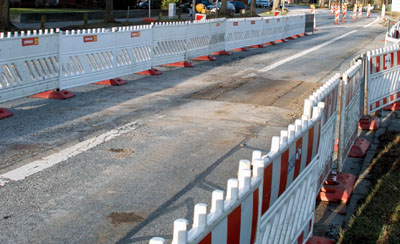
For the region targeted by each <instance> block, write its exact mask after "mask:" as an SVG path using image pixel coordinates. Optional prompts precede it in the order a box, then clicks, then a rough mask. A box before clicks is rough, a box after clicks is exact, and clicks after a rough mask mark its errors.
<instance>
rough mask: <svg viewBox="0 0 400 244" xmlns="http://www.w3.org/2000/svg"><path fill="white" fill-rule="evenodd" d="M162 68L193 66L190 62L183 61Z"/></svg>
mask: <svg viewBox="0 0 400 244" xmlns="http://www.w3.org/2000/svg"><path fill="white" fill-rule="evenodd" d="M163 66H169V67H185V68H193V67H194V65H193V64H192V63H191V62H188V61H184V62H176V63H171V64H164V65H163Z"/></svg>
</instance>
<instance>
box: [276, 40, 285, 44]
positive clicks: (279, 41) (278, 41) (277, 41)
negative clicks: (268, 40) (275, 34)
mask: <svg viewBox="0 0 400 244" xmlns="http://www.w3.org/2000/svg"><path fill="white" fill-rule="evenodd" d="M282 42H287V40H285V39H280V40H276V41H274V42H273V43H274V44H278V43H282Z"/></svg>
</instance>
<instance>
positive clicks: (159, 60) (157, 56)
mask: <svg viewBox="0 0 400 244" xmlns="http://www.w3.org/2000/svg"><path fill="white" fill-rule="evenodd" d="M188 24H189V23H188V22H173V23H158V24H155V25H154V26H153V57H152V66H157V65H163V64H169V63H176V62H182V61H186V50H187V47H186V34H187V26H188Z"/></svg>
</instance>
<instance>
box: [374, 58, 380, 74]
mask: <svg viewBox="0 0 400 244" xmlns="http://www.w3.org/2000/svg"><path fill="white" fill-rule="evenodd" d="M375 68H376V72H379V71H380V69H381V57H380V56H377V57H376V67H375Z"/></svg>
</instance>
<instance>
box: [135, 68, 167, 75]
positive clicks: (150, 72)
mask: <svg viewBox="0 0 400 244" xmlns="http://www.w3.org/2000/svg"><path fill="white" fill-rule="evenodd" d="M136 74H138V75H161V74H162V72H161V71H160V70H158V69H148V70H145V71H140V72H137V73H136Z"/></svg>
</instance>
